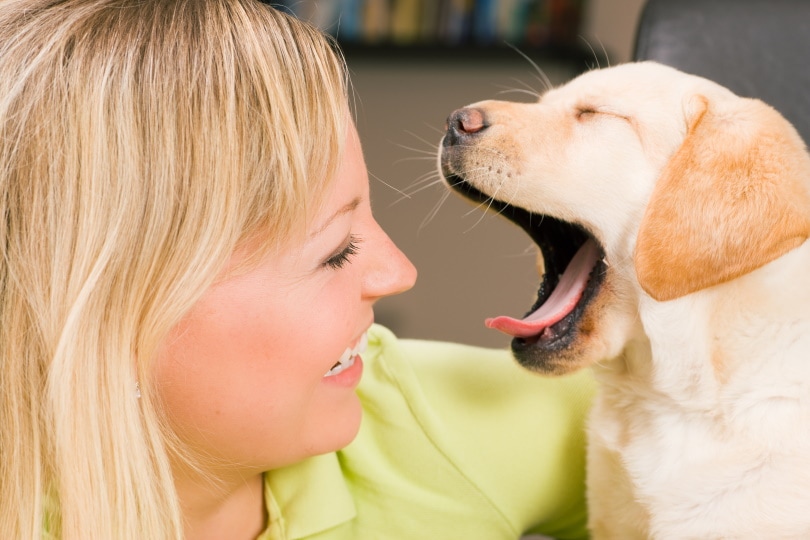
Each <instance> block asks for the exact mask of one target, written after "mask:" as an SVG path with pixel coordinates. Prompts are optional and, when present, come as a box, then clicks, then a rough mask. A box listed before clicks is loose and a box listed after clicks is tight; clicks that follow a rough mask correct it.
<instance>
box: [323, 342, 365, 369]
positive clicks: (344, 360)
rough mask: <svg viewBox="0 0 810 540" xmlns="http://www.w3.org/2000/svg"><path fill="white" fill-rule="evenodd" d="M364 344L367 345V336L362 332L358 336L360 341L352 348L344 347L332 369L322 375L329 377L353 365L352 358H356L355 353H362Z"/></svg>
mask: <svg viewBox="0 0 810 540" xmlns="http://www.w3.org/2000/svg"><path fill="white" fill-rule="evenodd" d="M366 345H368V336H367V335H366V334H363V337H361V338H360V341H359V342H358V343H357V345H355V346H354V348H353V349H346V350H345V351H343V354H342V355H341V356H340V360H338V361H337V363H335V365H334V366H332V369H330V370H329V371H327V372H326V375H324V377H331V376H333V375H337V374H338V373H340V372H342V371H345V370H347V369H349V368H350V367H352V366H353V365H354V360H355V358H357V355H359V354H363V353H364V352H365V351H366Z"/></svg>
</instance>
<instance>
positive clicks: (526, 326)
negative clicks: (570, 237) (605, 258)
mask: <svg viewBox="0 0 810 540" xmlns="http://www.w3.org/2000/svg"><path fill="white" fill-rule="evenodd" d="M598 259H599V249H598V248H597V246H596V243H595V242H594V241H593V240H588V241H587V242H585V244H584V245H583V246H582V247H581V248H579V251H577V252H576V254H575V255H574V258H573V259H571V262H570V263H568V267H567V268H566V269H565V272H563V275H562V276H561V277H560V282H559V283H558V284H557V287H556V288H555V289H554V291H552V293H551V296H550V297H549V298H548V299H547V300H546V301H545V302H543V304H542V305H541V306H540V307H538V308H537V309H536V310H535V311H533V312H532V313H529V314H528V315H527V316H526V317H524V318H523V319H513V318H512V317H507V316H501V317H495V318H492V319H487V320H486V322H485V324H486V325H487V327H489V328H495V329H496V330H500V331H501V332H503V333H504V334H509V335H510V336H513V337H518V338H527V337H531V336H536V335H538V334H540V333H541V332H542V331H543V330H545V329H546V328H548V327H549V326H551V325H552V324H554V323H556V322H559V321H560V320H561V319H562V318H563V317H565V316H566V315H568V314H569V313H571V310H573V309H574V306H576V305H577V302H579V299H580V298H581V297H582V293H583V291H584V290H585V285H587V283H588V276H589V275H590V273H591V270H593V267H594V265H595V264H596V261H597V260H598Z"/></svg>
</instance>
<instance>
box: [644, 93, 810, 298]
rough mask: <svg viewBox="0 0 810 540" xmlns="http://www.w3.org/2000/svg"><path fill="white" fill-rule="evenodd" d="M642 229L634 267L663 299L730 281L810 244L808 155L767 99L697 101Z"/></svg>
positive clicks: (650, 290) (648, 289)
mask: <svg viewBox="0 0 810 540" xmlns="http://www.w3.org/2000/svg"><path fill="white" fill-rule="evenodd" d="M690 108H692V109H693V111H692V112H691V113H687V114H688V117H689V126H688V133H687V136H686V138H685V140H684V142H683V144H682V145H681V147H680V148H679V149H678V150H677V151H676V152H675V154H674V156H673V157H672V158H671V159H670V161H669V163H668V164H667V166H666V167H665V169H664V171H663V172H662V174H661V177H660V178H659V179H658V182H657V184H656V186H655V188H654V190H653V193H652V195H651V198H650V201H649V204H648V206H647V209H646V213H645V215H644V217H643V219H642V221H641V225H640V229H639V233H638V237H637V243H636V251H635V267H636V274H637V277H638V281H639V283H640V285H641V287H642V288H643V289H644V290H645V291H646V292H647V293H648V294H649V295H650V296H652V297H653V298H655V299H656V300H659V301H666V300H672V299H674V298H678V297H681V296H683V295H686V294H689V293H692V292H695V291H699V290H701V289H704V288H707V287H711V286H713V285H718V284H720V283H724V282H726V281H729V280H731V279H734V278H736V277H739V276H741V275H743V274H745V273H747V272H750V271H752V270H755V269H756V268H759V267H760V266H763V265H765V264H766V263H768V262H770V261H772V260H774V259H776V258H777V257H779V256H781V255H783V254H784V253H786V252H788V251H790V250H791V249H793V248H795V247H797V246H799V245H800V244H801V243H802V242H804V241H805V240H806V239H807V238H808V236H810V194H808V192H807V188H806V187H805V186H806V182H807V178H808V177H810V157H808V155H807V151H806V149H805V146H804V144H803V143H802V141H801V139H800V138H799V136H798V134H796V132H795V130H794V129H793V127H792V126H791V125H790V124H788V123H787V121H786V120H785V119H784V118H782V117H781V116H780V115H779V113H777V112H776V111H775V110H774V109H772V108H771V107H769V106H767V105H765V104H764V103H762V102H761V101H758V100H753V99H744V98H733V99H728V100H723V101H722V103H720V104H718V103H713V102H710V100H709V99H708V98H706V97H704V96H695V97H694V98H693V100H692V102H691V107H690Z"/></svg>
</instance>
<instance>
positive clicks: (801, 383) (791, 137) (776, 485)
mask: <svg viewBox="0 0 810 540" xmlns="http://www.w3.org/2000/svg"><path fill="white" fill-rule="evenodd" d="M440 167H441V171H442V173H443V175H444V177H445V178H446V181H447V183H448V184H449V185H450V186H451V187H452V188H453V189H454V190H457V191H458V192H460V193H462V194H463V195H464V196H466V197H468V198H470V199H472V200H473V201H477V202H479V203H481V204H482V205H484V206H487V207H491V208H492V209H494V210H496V211H497V212H499V213H501V214H503V215H504V216H506V217H507V218H509V219H511V220H512V221H514V222H515V223H517V224H518V225H519V226H520V227H522V228H523V229H524V230H525V231H526V232H527V233H528V234H529V235H530V236H531V237H532V238H533V239H534V241H535V242H536V243H537V244H538V246H539V248H540V250H541V252H542V256H543V261H544V265H545V267H544V272H545V274H544V276H543V278H542V284H541V286H540V289H539V293H538V299H537V302H536V303H535V305H534V306H533V307H532V308H531V309H530V311H529V313H528V314H527V315H526V316H525V317H523V318H521V319H516V318H511V317H496V318H494V319H490V320H488V321H487V325H488V326H490V327H493V328H496V329H499V330H502V331H504V332H506V333H508V334H510V335H512V336H513V337H514V339H513V341H512V349H513V352H514V355H515V357H516V359H517V360H518V362H520V363H521V364H522V365H523V366H525V367H527V368H529V369H532V370H535V371H538V372H540V373H545V374H554V375H556V374H564V373H568V372H571V371H573V370H577V369H580V368H583V367H585V366H591V367H592V368H593V369H594V371H595V373H596V377H597V379H598V380H599V383H600V384H599V388H600V389H599V394H598V396H597V398H596V401H595V404H594V407H593V411H592V415H591V418H590V422H589V448H588V500H589V507H590V523H589V524H590V527H591V531H592V534H593V536H594V538H597V539H605V538H606V539H620V540H628V539H634V538H660V539H665V540H669V539H681V538H695V539H701V540H705V539H713V538H724V539H726V538H729V539H730V538H745V539H765V538H767V539H777V538H810V242H808V241H807V239H808V236H810V157H808V153H807V151H806V148H805V145H804V143H803V142H802V140H801V139H800V137H799V136H798V134H797V133H796V131H795V130H794V129H793V127H792V126H791V125H790V124H789V123H788V122H787V121H786V120H785V119H784V118H783V117H781V116H780V115H779V114H778V113H777V112H776V111H775V110H774V109H772V108H770V107H769V106H767V105H765V104H764V103H762V102H760V101H757V100H753V99H745V98H741V97H738V96H736V95H734V94H733V93H732V92H730V91H729V90H727V89H725V88H723V87H721V86H718V85H717V84H715V83H712V82H710V81H708V80H706V79H703V78H699V77H695V76H691V75H687V74H684V73H682V72H679V71H677V70H674V69H672V68H668V67H665V66H663V65H659V64H655V63H650V62H644V63H633V64H626V65H621V66H618V67H614V68H608V69H603V70H595V71H591V72H588V73H585V74H583V75H581V76H579V77H578V78H576V79H574V80H573V81H571V82H569V83H568V84H566V85H564V86H561V87H559V88H556V89H553V90H551V91H549V92H547V93H546V94H545V95H543V96H542V97H541V98H540V99H539V100H538V101H537V102H536V103H509V102H499V101H484V102H480V103H476V104H473V105H470V106H468V107H466V108H463V109H460V110H457V111H455V112H454V113H453V114H452V115H451V116H450V117H449V119H448V127H447V133H446V135H445V137H444V138H443V140H442V144H441V148H440Z"/></svg>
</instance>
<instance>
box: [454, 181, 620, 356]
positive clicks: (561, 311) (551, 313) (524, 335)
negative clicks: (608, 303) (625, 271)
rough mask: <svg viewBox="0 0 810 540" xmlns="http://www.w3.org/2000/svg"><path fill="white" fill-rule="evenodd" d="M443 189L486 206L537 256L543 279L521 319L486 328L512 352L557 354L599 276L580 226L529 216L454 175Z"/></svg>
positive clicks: (594, 251) (596, 253) (597, 258)
mask: <svg viewBox="0 0 810 540" xmlns="http://www.w3.org/2000/svg"><path fill="white" fill-rule="evenodd" d="M447 182H448V184H449V185H450V186H451V187H452V188H453V189H455V190H456V191H458V192H459V193H461V194H462V195H464V196H465V197H467V198H469V199H471V200H473V201H476V202H481V203H485V204H487V205H488V206H489V207H491V208H492V209H493V210H495V211H497V212H498V213H499V214H501V215H503V216H504V217H506V218H508V219H509V220H511V221H512V222H514V223H515V224H517V225H518V226H520V227H521V228H522V229H523V230H524V231H526V233H527V234H528V235H529V236H530V237H531V238H532V240H534V242H535V243H536V244H537V246H538V247H539V248H540V251H541V252H542V254H543V260H544V264H545V274H544V275H543V279H542V282H541V284H540V288H539V290H538V292H537V301H536V302H535V304H534V305H533V306H532V308H531V310H530V311H529V312H528V313H527V314H526V315H525V316H524V317H523V318H521V319H516V318H512V317H508V316H500V317H494V318H491V319H487V321H486V325H487V326H488V327H490V328H495V329H497V330H500V331H501V332H504V333H505V334H508V335H510V336H512V337H513V338H514V339H513V340H512V349H513V350H514V351H515V352H520V351H522V350H525V349H528V348H543V349H547V350H561V349H564V348H566V347H567V346H568V345H569V344H570V343H571V342H572V341H573V340H574V338H575V337H576V334H577V331H578V329H579V324H578V323H579V322H580V320H581V318H582V316H583V314H584V313H585V309H586V308H587V306H588V304H589V303H590V302H591V300H592V299H593V298H595V296H596V293H597V292H598V290H599V288H600V286H601V284H602V282H603V280H604V276H605V271H606V269H607V268H606V264H605V261H604V252H603V249H602V247H601V246H600V245H599V243H598V241H597V240H596V239H595V238H594V237H593V235H591V234H590V233H589V232H588V231H587V230H585V229H584V228H583V227H582V226H580V225H577V224H574V223H568V222H565V221H562V220H559V219H556V218H553V217H551V216H546V215H539V214H533V213H531V212H529V211H527V210H524V209H522V208H519V207H516V206H514V205H511V204H507V203H504V202H502V201H498V200H497V199H493V198H492V197H490V196H488V195H486V194H484V193H482V192H481V191H479V190H478V189H476V188H475V187H474V186H472V185H471V184H469V183H468V182H466V181H465V180H464V179H463V178H461V177H459V176H450V177H448V178H447Z"/></svg>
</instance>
